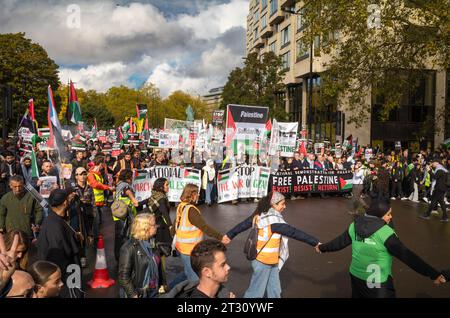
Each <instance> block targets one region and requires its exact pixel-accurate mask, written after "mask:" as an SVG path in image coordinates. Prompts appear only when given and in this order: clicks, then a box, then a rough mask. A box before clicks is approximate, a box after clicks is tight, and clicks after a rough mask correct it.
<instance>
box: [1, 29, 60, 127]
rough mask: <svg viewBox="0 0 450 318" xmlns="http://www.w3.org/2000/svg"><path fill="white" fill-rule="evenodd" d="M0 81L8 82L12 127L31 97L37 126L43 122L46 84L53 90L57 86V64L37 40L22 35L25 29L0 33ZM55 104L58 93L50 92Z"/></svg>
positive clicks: (2, 82) (46, 100)
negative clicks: (52, 94) (11, 102)
mask: <svg viewBox="0 0 450 318" xmlns="http://www.w3.org/2000/svg"><path fill="white" fill-rule="evenodd" d="M0 83H1V84H3V85H11V88H12V100H13V116H14V118H13V121H12V122H13V123H14V124H12V125H13V126H14V127H15V126H16V123H17V121H18V119H19V118H21V117H22V115H23V114H24V113H25V110H26V108H27V107H28V100H29V99H30V98H33V99H34V104H35V113H36V119H37V121H38V123H39V126H45V125H47V109H48V98H47V87H48V85H51V86H52V89H53V92H55V91H56V90H57V89H58V87H59V78H58V65H56V63H55V62H54V61H53V60H52V59H50V58H49V56H48V54H47V52H46V51H45V50H44V49H43V48H42V47H41V46H40V45H39V44H37V43H33V42H31V40H30V39H27V38H25V33H16V34H10V33H8V34H0ZM54 99H55V104H57V105H58V104H59V103H60V100H59V98H58V96H54Z"/></svg>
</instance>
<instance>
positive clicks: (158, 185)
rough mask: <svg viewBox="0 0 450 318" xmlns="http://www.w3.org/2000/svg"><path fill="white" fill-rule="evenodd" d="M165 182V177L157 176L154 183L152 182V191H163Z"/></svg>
mask: <svg viewBox="0 0 450 318" xmlns="http://www.w3.org/2000/svg"><path fill="white" fill-rule="evenodd" d="M166 182H167V179H166V178H158V179H156V180H155V183H153V188H152V191H157V192H161V193H165V192H164V184H165V183H166Z"/></svg>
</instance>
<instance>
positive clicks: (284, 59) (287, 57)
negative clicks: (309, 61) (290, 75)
mask: <svg viewBox="0 0 450 318" xmlns="http://www.w3.org/2000/svg"><path fill="white" fill-rule="evenodd" d="M290 60H291V52H290V51H288V52H286V53H285V54H283V55H282V56H281V62H282V63H283V70H289V68H290V66H291V65H290V64H291V63H290Z"/></svg>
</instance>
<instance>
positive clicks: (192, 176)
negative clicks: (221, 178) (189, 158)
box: [183, 169, 200, 181]
mask: <svg viewBox="0 0 450 318" xmlns="http://www.w3.org/2000/svg"><path fill="white" fill-rule="evenodd" d="M183 177H184V179H188V180H191V181H200V174H199V173H198V170H194V171H192V170H190V169H185V170H184V175H183Z"/></svg>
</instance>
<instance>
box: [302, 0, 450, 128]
mask: <svg viewBox="0 0 450 318" xmlns="http://www.w3.org/2000/svg"><path fill="white" fill-rule="evenodd" d="M297 2H298V1H297ZM303 19H304V21H305V22H304V23H305V24H306V25H308V27H307V28H306V29H305V30H304V31H303V36H302V39H303V41H304V44H305V45H309V42H310V40H311V39H312V38H313V39H315V41H316V43H318V42H319V40H320V42H321V45H320V49H319V47H315V52H314V55H316V56H317V55H320V54H329V55H330V57H331V58H330V62H328V63H326V64H325V65H324V66H325V68H326V69H327V72H325V73H323V74H322V78H323V81H322V88H321V89H322V90H323V94H324V95H326V96H328V97H330V98H339V100H342V99H341V98H344V99H345V100H348V106H347V107H348V110H350V112H349V113H350V114H351V115H350V116H349V117H348V118H347V119H349V122H354V123H356V125H357V126H361V125H362V124H364V123H365V122H366V121H367V119H368V115H369V114H370V111H371V109H370V105H367V103H365V98H366V96H367V94H368V92H372V96H382V99H383V100H384V103H383V106H382V109H381V115H382V118H385V119H386V118H387V117H388V114H389V112H390V111H391V110H392V109H394V108H397V107H398V106H399V105H400V100H401V98H402V95H403V94H404V92H407V91H408V89H409V88H410V87H413V86H415V85H417V83H418V82H419V81H420V80H421V78H422V77H423V72H417V70H424V69H430V68H437V69H442V70H445V69H447V68H448V67H449V56H450V55H449V52H450V50H449V43H450V37H449V31H450V24H449V6H448V0H426V1H424V0H409V1H406V0H390V1H381V0H353V1H348V0H314V1H312V0H308V1H306V4H305V7H304V10H303ZM336 31H338V32H339V33H338V34H339V36H338V37H336ZM363 105H365V106H366V107H363Z"/></svg>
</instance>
